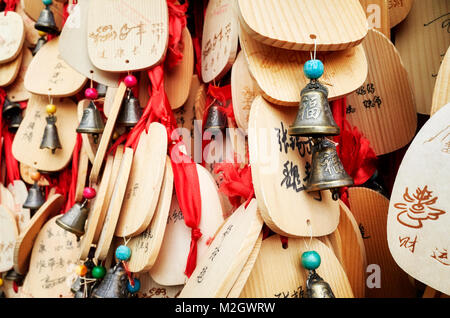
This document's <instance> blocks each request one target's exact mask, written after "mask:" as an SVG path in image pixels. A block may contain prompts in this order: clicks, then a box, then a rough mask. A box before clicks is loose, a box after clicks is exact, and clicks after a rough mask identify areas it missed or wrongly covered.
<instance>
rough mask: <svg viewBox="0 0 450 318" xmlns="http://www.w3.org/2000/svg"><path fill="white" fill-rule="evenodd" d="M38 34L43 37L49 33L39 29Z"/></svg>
mask: <svg viewBox="0 0 450 318" xmlns="http://www.w3.org/2000/svg"><path fill="white" fill-rule="evenodd" d="M38 34H39V36H40V37H43V36H46V35H47V33H46V32H44V31H38Z"/></svg>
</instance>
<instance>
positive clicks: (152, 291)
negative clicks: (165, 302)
mask: <svg viewBox="0 0 450 318" xmlns="http://www.w3.org/2000/svg"><path fill="white" fill-rule="evenodd" d="M138 278H139V280H140V281H141V289H140V290H139V292H138V297H139V298H177V297H178V295H179V294H180V292H181V290H182V289H183V287H184V285H177V286H162V285H159V284H158V283H156V282H155V281H154V280H153V279H152V277H151V276H150V274H149V273H148V272H145V273H140V274H139V275H138Z"/></svg>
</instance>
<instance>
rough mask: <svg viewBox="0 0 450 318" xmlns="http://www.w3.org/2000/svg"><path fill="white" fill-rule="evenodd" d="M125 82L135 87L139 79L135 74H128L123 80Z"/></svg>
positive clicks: (126, 84) (127, 85)
mask: <svg viewBox="0 0 450 318" xmlns="http://www.w3.org/2000/svg"><path fill="white" fill-rule="evenodd" d="M123 82H124V83H125V86H126V87H128V88H131V87H134V86H136V85H137V79H136V77H134V76H133V75H128V76H126V77H125V79H124V80H123Z"/></svg>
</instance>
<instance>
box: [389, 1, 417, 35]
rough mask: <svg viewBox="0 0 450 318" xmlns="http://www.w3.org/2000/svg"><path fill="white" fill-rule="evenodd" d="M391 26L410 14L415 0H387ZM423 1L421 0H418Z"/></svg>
mask: <svg viewBox="0 0 450 318" xmlns="http://www.w3.org/2000/svg"><path fill="white" fill-rule="evenodd" d="M387 1H388V10H389V21H390V25H391V28H393V27H395V26H396V25H397V24H399V23H400V22H402V21H403V20H404V19H405V18H406V16H407V15H408V13H409V11H410V10H411V7H412V5H413V2H414V0H387ZM416 1H421V0H416Z"/></svg>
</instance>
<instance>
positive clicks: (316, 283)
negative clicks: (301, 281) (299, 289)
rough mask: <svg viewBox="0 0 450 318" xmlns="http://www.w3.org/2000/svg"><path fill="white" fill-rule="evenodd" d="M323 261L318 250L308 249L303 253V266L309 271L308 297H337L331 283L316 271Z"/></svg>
mask: <svg viewBox="0 0 450 318" xmlns="http://www.w3.org/2000/svg"><path fill="white" fill-rule="evenodd" d="M321 262H322V260H321V258H320V255H319V253H317V252H316V251H306V252H304V253H303V254H302V257H301V263H302V266H303V267H304V268H305V269H307V270H308V271H309V273H308V278H307V280H306V292H307V296H308V298H335V296H334V293H333V291H332V290H331V287H330V285H329V284H328V283H327V282H325V281H324V280H323V279H322V277H320V276H319V274H317V272H316V269H317V268H318V267H319V266H320V263H321Z"/></svg>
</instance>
